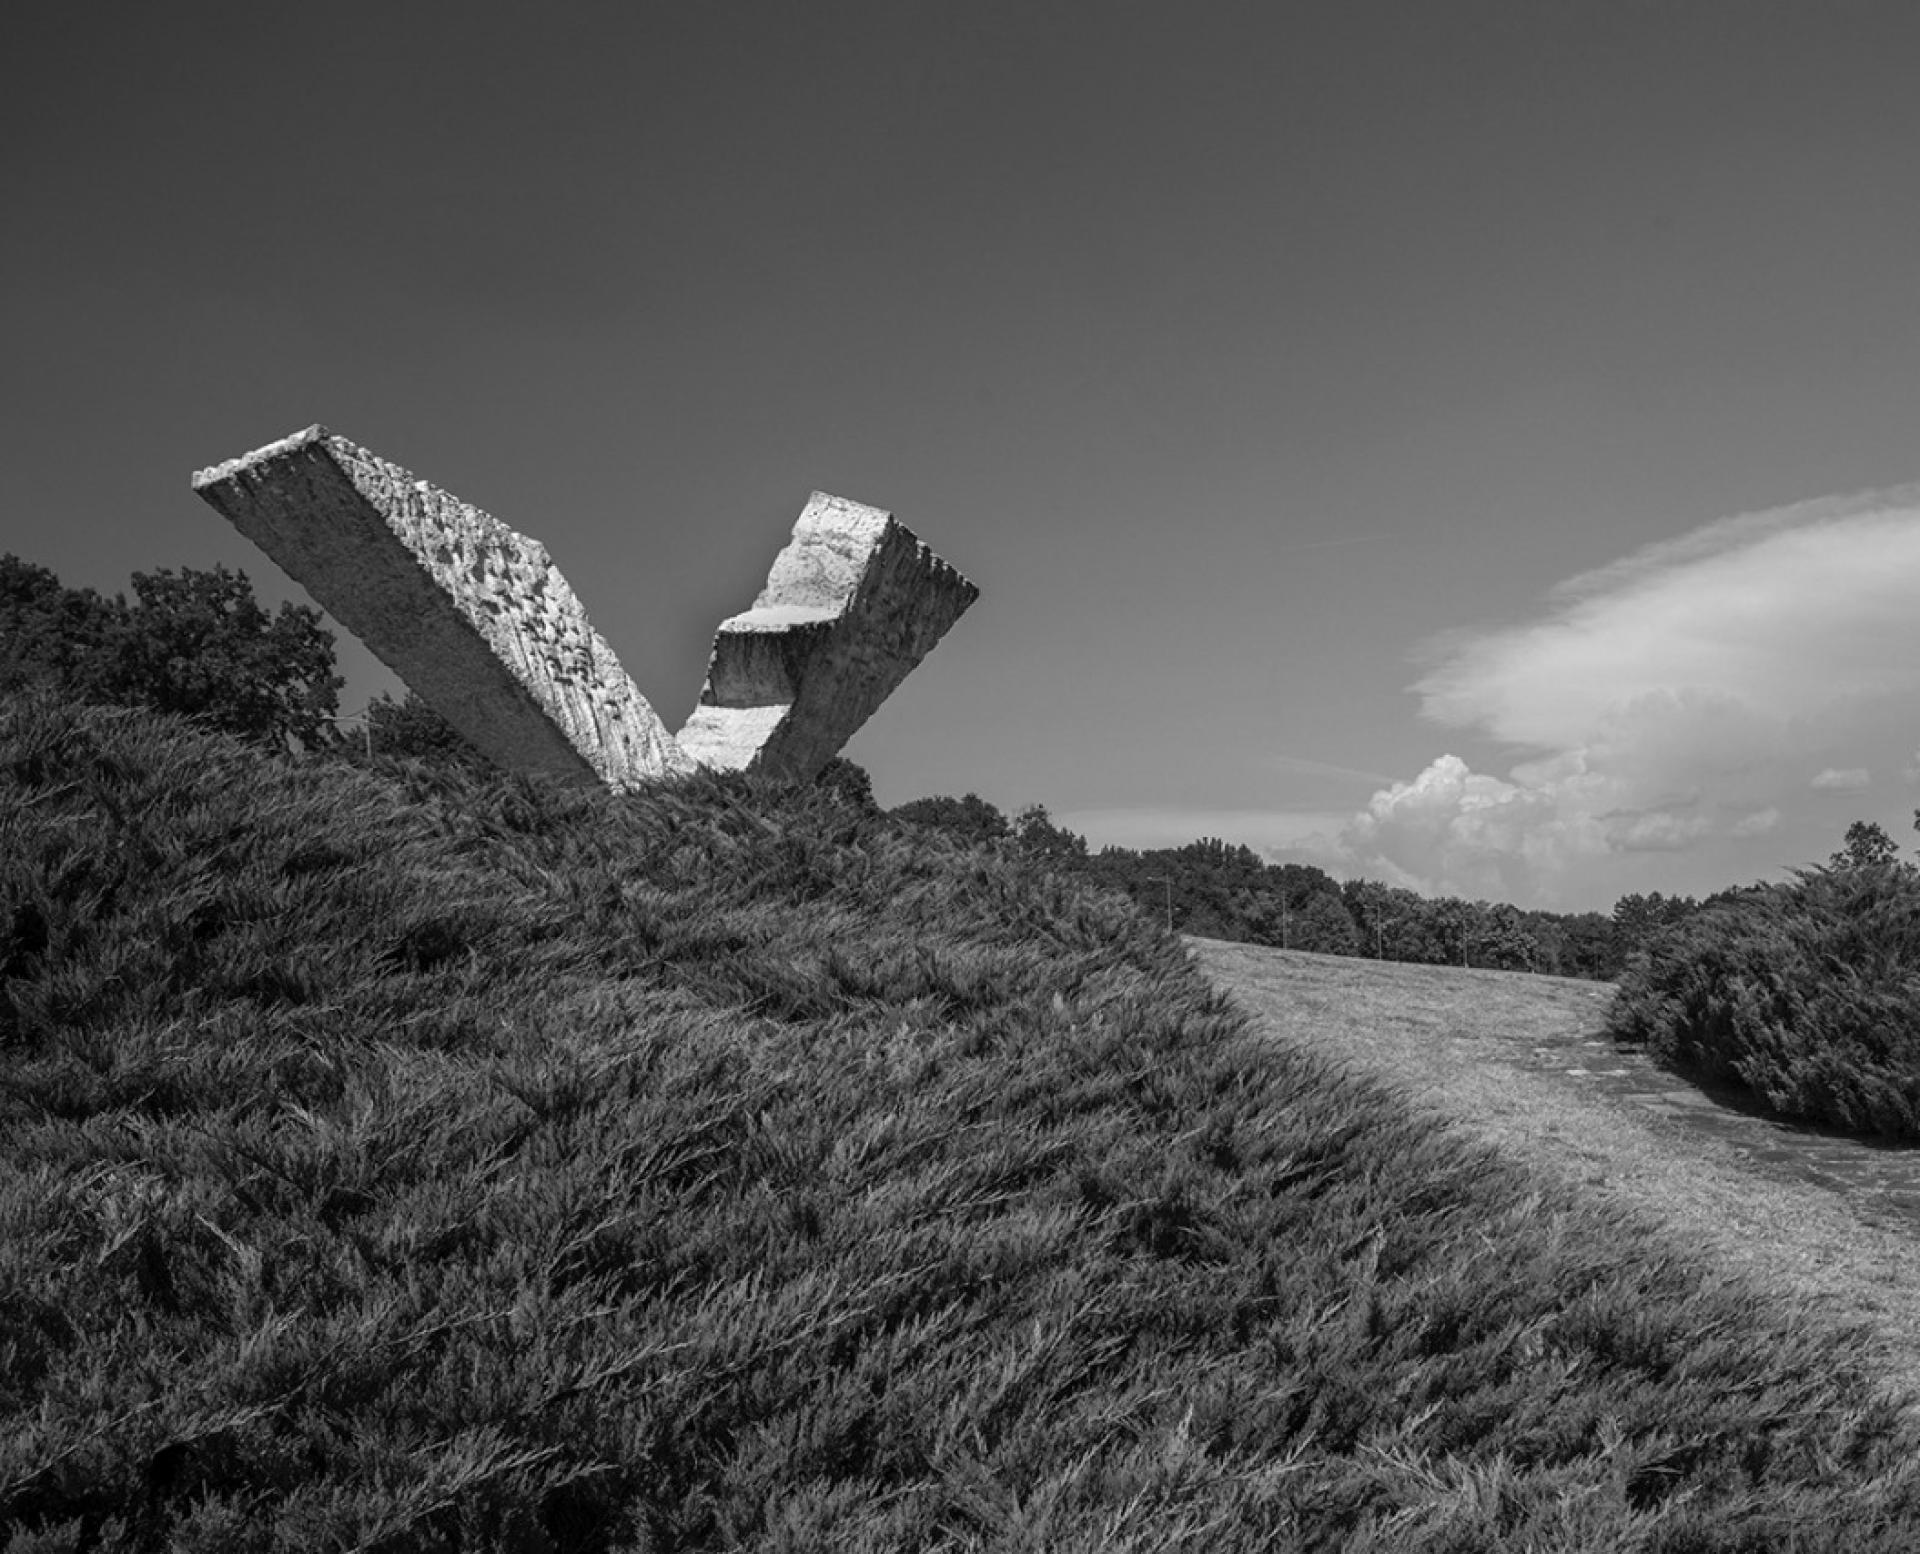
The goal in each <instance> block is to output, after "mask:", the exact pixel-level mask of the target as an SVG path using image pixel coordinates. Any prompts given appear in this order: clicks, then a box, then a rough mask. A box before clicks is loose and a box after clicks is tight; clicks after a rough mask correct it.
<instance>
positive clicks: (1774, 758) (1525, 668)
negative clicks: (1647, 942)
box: [1341, 487, 1920, 900]
mask: <svg viewBox="0 0 1920 1554" xmlns="http://www.w3.org/2000/svg"><path fill="white" fill-rule="evenodd" d="M1917 586H1920V487H1908V488H1902V489H1900V490H1897V491H1891V492H1883V493H1879V494H1877V495H1873V496H1867V497H1856V498H1848V499H1844V500H1832V501H1824V502H1817V503H1807V504H1802V505H1800V506H1797V507H1791V508H1784V509H1781V510H1778V511H1775V512H1770V513H1761V514H1754V515H1749V516H1745V517H1740V518H1733V519H1727V520H1724V521H1722V522H1720V523H1715V524H1710V525H1708V526H1707V527H1705V528H1703V529H1700V530H1698V531H1696V532H1694V533H1692V534H1688V535H1685V536H1682V537H1681V538H1679V539H1676V540H1672V541H1668V542H1664V543H1662V544H1659V545H1654V546H1650V547H1648V548H1646V549H1644V550H1641V551H1639V552H1636V553H1635V554H1633V555H1631V556H1628V557H1626V558H1625V559H1624V560H1621V561H1619V562H1616V563H1614V564H1613V565H1611V566H1608V567H1604V568H1602V569H1600V570H1598V571H1595V572H1590V573H1587V574H1585V575H1583V576H1580V577H1576V578H1573V579H1571V580H1569V581H1568V582H1566V583H1563V584H1561V585H1560V586H1559V587H1558V588H1556V589H1554V590H1553V592H1552V593H1551V594H1550V595H1549V596H1548V598H1547V601H1546V604H1545V607H1544V608H1543V609H1542V611H1541V612H1540V613H1539V614H1538V616H1537V617H1536V618H1534V619H1532V620H1530V621H1526V622H1523V623H1521V624H1518V625H1513V626H1507V627H1501V628H1498V629H1494V630H1487V631H1479V632H1465V633H1455V634H1452V635H1450V636H1449V637H1447V638H1445V639H1443V640H1441V641H1440V642H1437V643H1435V644H1432V645H1431V646H1430V648H1429V650H1428V653H1427V659H1428V667H1427V670H1426V673H1425V674H1424V675H1423V676H1422V677H1421V679H1420V680H1419V681H1418V682H1417V683H1416V684H1415V686H1414V687H1413V688H1414V690H1415V691H1416V692H1417V693H1418V694H1419V696H1420V697H1421V705H1422V711H1423V712H1424V713H1425V714H1426V715H1427V716H1428V717H1429V718H1431V719H1433V720H1435V721H1437V722H1440V723H1443V724H1449V725H1453V726H1456V727H1460V728H1465V729H1472V730H1475V731H1477V732H1479V733H1481V734H1484V735H1487V736H1490V737H1491V738H1493V739H1495V740H1498V741H1500V742H1502V743H1505V744H1507V745H1509V746H1511V747H1514V748H1516V749H1518V750H1519V751H1521V752H1523V753H1525V754H1526V756H1527V758H1526V759H1525V760H1523V761H1521V762H1520V763H1519V764H1518V765H1516V766H1514V767H1513V768H1512V770H1511V771H1509V772H1508V774H1507V775H1506V776H1505V777H1497V776H1492V775H1489V774H1486V773H1476V772H1473V771H1471V770H1469V769H1468V767H1467V765H1466V764H1465V763H1464V762H1463V761H1461V760H1460V759H1458V758H1457V757H1455V756H1452V755H1444V756H1441V757H1440V758H1438V759H1437V760H1435V761H1434V762H1433V763H1432V764H1430V765H1429V766H1428V767H1427V769H1426V770H1425V771H1423V772H1422V773H1420V774H1419V775H1418V776H1417V777H1415V778H1413V779H1412V780H1410V781H1404V782H1395V783H1393V784H1391V785H1389V786H1386V787H1383V788H1381V789H1380V790H1378V791H1377V792H1376V793H1375V794H1374V795H1373V798H1372V799H1371V801H1370V802H1369V803H1368V805H1367V808H1366V809H1365V810H1364V811H1362V812H1361V813H1360V814H1358V815H1356V816H1355V817H1354V818H1353V819H1352V820H1351V821H1349V822H1348V824H1347V825H1346V827H1345V828H1344V829H1343V831H1342V833H1341V846H1342V848H1343V850H1344V853H1345V856H1346V858H1347V860H1348V861H1349V862H1351V863H1356V864H1359V865H1360V866H1362V867H1363V868H1368V869H1371V870H1372V871H1373V872H1376V873H1379V874H1382V875H1384V876H1385V877H1387V878H1391V879H1397V880H1400V881H1402V882H1405V883H1408V884H1412V885H1415V886H1418V887H1422V888H1426V889H1432V890H1446V891H1450V892H1460V893H1480V894H1487V893H1494V892H1498V893H1501V894H1503V895H1505V896H1506V897H1507V899H1512V900H1529V899H1534V900H1551V899H1554V898H1555V896H1556V895H1558V894H1559V893H1560V892H1559V890H1558V888H1557V887H1558V886H1560V885H1563V884H1564V883H1565V882H1566V881H1567V880H1568V879H1569V878H1571V877H1574V876H1576V875H1577V873H1578V871H1579V870H1580V869H1581V868H1582V867H1583V866H1584V865H1585V864H1586V863H1590V862H1591V861H1592V860H1597V859H1602V858H1609V857H1618V856H1620V855H1627V854H1634V853H1655V852H1669V853H1672V852H1686V851H1687V850H1689V849H1692V848H1696V847H1698V846H1700V845H1702V844H1704V843H1708V842H1718V841H1728V840H1731V841H1739V840H1742V839H1750V838H1754V837H1758V836H1762V835H1765V834H1767V833H1769V832H1772V831H1774V830H1775V828H1776V827H1779V826H1780V825H1781V824H1782V822H1783V820H1784V821H1788V822H1790V821H1791V820H1792V818H1793V817H1794V815H1795V810H1794V804H1795V802H1796V800H1795V798H1794V795H1796V794H1797V795H1799V800H1798V802H1799V803H1801V804H1802V805H1804V804H1805V803H1806V802H1807V801H1808V794H1809V786H1808V782H1807V777H1806V772H1807V769H1808V766H1809V765H1810V764H1813V762H1812V761H1810V760H1809V757H1810V756H1812V757H1814V758H1815V759H1816V760H1817V759H1818V758H1820V757H1826V758H1832V757H1835V756H1837V757H1839V758H1840V759H1839V760H1837V761H1835V764H1833V765H1831V766H1828V767H1826V768H1825V769H1823V770H1821V771H1820V773H1819V775H1818V776H1817V777H1815V778H1814V779H1813V782H1812V788H1813V789H1814V790H1817V791H1819V792H1822V793H1833V792H1844V793H1857V792H1862V791H1864V790H1866V789H1867V788H1868V787H1869V786H1870V784H1871V777H1870V772H1869V769H1868V767H1867V766H1866V765H1864V764H1861V765H1856V764H1853V763H1852V762H1848V761H1846V757H1848V756H1853V757H1855V758H1856V759H1857V758H1858V757H1859V756H1862V755H1872V756H1874V757H1875V758H1876V759H1880V758H1885V759H1888V764H1889V765H1898V764H1899V763H1900V760H1901V756H1900V754H1899V748H1900V747H1898V746H1896V747H1895V751H1894V752H1893V753H1892V754H1891V756H1890V757H1888V756H1887V755H1886V753H1885V752H1884V751H1883V750H1882V748H1881V745H1882V744H1883V743H1884V741H1885V739H1886V738H1888V737H1889V735H1888V733H1887V730H1888V729H1889V728H1897V727H1898V726H1899V724H1900V721H1901V718H1900V716H1899V713H1900V709H1902V708H1905V709H1911V707H1912V706H1913V705H1914V704H1915V703H1917V702H1920V612H1916V611H1915V609H1914V606H1913V598H1914V594H1915V591H1916V587H1917ZM1908 771H1909V774H1910V776H1915V777H1920V755H1916V756H1914V757H1912V758H1911V761H1910V763H1909V766H1908Z"/></svg>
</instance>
